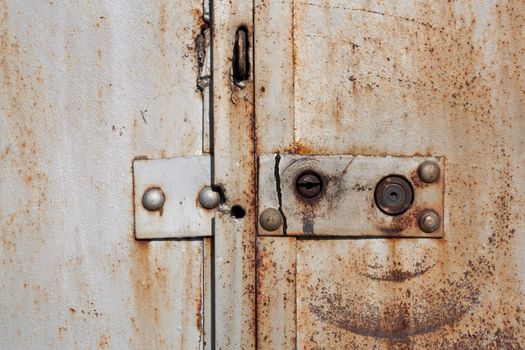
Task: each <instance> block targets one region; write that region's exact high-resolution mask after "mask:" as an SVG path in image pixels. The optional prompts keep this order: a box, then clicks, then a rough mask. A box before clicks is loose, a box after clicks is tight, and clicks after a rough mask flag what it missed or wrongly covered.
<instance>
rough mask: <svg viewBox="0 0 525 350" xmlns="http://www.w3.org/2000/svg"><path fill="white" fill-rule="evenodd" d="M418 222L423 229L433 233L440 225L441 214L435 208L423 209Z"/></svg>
mask: <svg viewBox="0 0 525 350" xmlns="http://www.w3.org/2000/svg"><path fill="white" fill-rule="evenodd" d="M417 222H418V224H419V228H420V229H421V231H423V232H426V233H432V232H434V231H436V230H437V229H438V228H439V226H440V218H439V215H438V213H436V212H435V211H433V210H425V211H423V212H422V213H421V214H419V218H418V220H417Z"/></svg>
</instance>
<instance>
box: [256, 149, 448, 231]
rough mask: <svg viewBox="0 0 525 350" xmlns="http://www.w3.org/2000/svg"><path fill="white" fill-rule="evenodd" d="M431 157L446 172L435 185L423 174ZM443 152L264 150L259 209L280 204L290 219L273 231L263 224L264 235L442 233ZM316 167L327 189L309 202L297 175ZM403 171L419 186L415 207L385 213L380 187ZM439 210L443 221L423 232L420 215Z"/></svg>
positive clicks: (416, 192)
mask: <svg viewBox="0 0 525 350" xmlns="http://www.w3.org/2000/svg"><path fill="white" fill-rule="evenodd" d="M425 160H432V161H434V162H437V163H438V164H439V165H440V168H441V176H440V177H439V179H438V180H437V181H436V182H434V183H431V184H427V183H424V182H422V181H421V180H420V179H419V177H418V174H417V169H418V166H419V164H421V163H422V162H423V161H425ZM444 170H445V169H444V159H443V157H372V156H349V155H334V156H313V155H312V156H303V155H276V154H271V155H263V156H261V157H260V158H259V203H258V205H259V213H261V212H262V211H263V210H264V209H266V208H276V209H279V210H280V211H281V213H282V214H283V216H284V222H285V224H284V225H283V227H282V228H281V229H278V230H276V231H273V232H269V231H266V230H264V229H263V228H262V227H261V226H260V225H259V234H261V235H282V234H285V235H286V234H287V235H316V236H376V237H442V236H443V233H444V227H443V226H444V225H443V190H444ZM305 171H314V172H316V173H318V174H319V175H320V176H321V177H322V179H323V186H324V190H323V192H324V193H322V194H321V195H320V196H319V197H317V198H316V199H314V200H309V201H305V200H304V199H302V197H301V196H300V194H299V193H297V191H296V189H295V180H296V178H297V176H298V175H299V174H301V173H303V172H305ZM389 175H400V176H402V177H404V178H406V179H407V180H408V181H409V182H410V184H411V186H412V188H413V191H414V200H413V202H412V205H411V206H410V208H409V209H408V210H407V211H406V212H405V213H403V214H401V215H398V216H390V215H387V214H384V213H383V212H382V211H381V210H380V209H379V208H378V206H377V205H376V203H375V199H374V191H375V188H376V185H377V183H378V182H379V181H381V180H382V179H383V178H384V177H386V176H389ZM426 209H432V210H434V211H436V212H437V213H438V214H439V216H440V218H441V224H440V227H439V229H438V230H436V231H435V232H432V233H425V232H423V231H421V230H420V229H419V227H418V224H417V218H418V215H419V214H420V213H421V212H422V211H423V210H426Z"/></svg>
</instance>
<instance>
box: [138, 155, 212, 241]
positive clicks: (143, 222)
mask: <svg viewBox="0 0 525 350" xmlns="http://www.w3.org/2000/svg"><path fill="white" fill-rule="evenodd" d="M210 169H211V157H210V156H208V155H202V156H192V157H183V158H170V159H156V160H135V161H134V163H133V190H134V207H135V210H134V211H135V237H136V238H137V239H157V238H189V237H204V236H211V235H212V220H213V218H214V216H215V211H214V210H213V209H214V208H216V207H217V206H218V205H219V204H220V203H221V200H222V198H221V194H220V192H219V191H216V190H214V189H213V188H212V187H211V186H210V184H211V171H210Z"/></svg>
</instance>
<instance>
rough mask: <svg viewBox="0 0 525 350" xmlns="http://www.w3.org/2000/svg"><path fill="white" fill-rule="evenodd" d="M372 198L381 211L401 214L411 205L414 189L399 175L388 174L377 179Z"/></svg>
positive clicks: (389, 213)
mask: <svg viewBox="0 0 525 350" xmlns="http://www.w3.org/2000/svg"><path fill="white" fill-rule="evenodd" d="M374 198H375V201H376V205H377V206H378V207H379V209H381V211H382V212H383V213H385V214H388V215H401V214H403V213H404V212H406V211H407V210H408V208H410V206H411V205H412V201H413V199H414V191H413V190H412V186H411V185H410V182H408V180H407V179H405V178H404V177H402V176H400V175H390V176H387V177H385V178H384V179H382V180H381V181H379V183H378V184H377V186H376V190H375V192H374Z"/></svg>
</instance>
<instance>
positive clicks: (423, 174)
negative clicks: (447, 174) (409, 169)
mask: <svg viewBox="0 0 525 350" xmlns="http://www.w3.org/2000/svg"><path fill="white" fill-rule="evenodd" d="M417 173H418V175H419V178H420V179H421V181H423V182H426V183H432V182H435V181H437V179H439V175H440V174H441V170H440V169H439V164H438V163H436V162H433V161H431V160H426V161H424V162H423V163H421V164H420V165H419V167H418V169H417Z"/></svg>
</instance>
